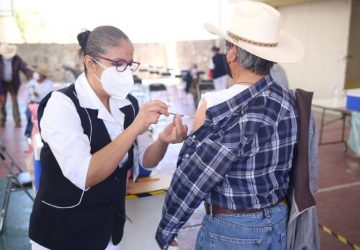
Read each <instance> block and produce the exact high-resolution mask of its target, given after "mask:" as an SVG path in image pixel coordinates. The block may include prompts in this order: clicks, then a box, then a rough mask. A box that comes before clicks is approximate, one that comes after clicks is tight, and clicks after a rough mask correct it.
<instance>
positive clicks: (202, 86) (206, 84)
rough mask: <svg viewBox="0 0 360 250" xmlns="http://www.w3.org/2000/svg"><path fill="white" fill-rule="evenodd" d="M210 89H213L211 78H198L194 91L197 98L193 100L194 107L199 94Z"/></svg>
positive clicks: (199, 97) (197, 101) (198, 99)
mask: <svg viewBox="0 0 360 250" xmlns="http://www.w3.org/2000/svg"><path fill="white" fill-rule="evenodd" d="M210 91H215V86H214V82H213V80H200V81H199V82H198V84H197V85H196V93H197V99H196V100H195V106H196V107H197V105H198V103H199V101H200V99H201V95H202V94H204V93H206V92H210Z"/></svg>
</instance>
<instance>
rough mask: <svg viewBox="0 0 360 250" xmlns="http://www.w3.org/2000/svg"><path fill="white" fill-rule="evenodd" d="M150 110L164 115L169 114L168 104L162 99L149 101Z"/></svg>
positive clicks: (148, 108) (147, 107)
mask: <svg viewBox="0 0 360 250" xmlns="http://www.w3.org/2000/svg"><path fill="white" fill-rule="evenodd" d="M146 109H147V111H148V112H157V113H160V114H162V115H169V112H168V106H167V105H166V104H165V103H163V102H161V101H153V102H149V103H148V104H147V106H146Z"/></svg>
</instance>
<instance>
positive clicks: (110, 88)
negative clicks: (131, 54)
mask: <svg viewBox="0 0 360 250" xmlns="http://www.w3.org/2000/svg"><path fill="white" fill-rule="evenodd" d="M98 57H100V56H98ZM100 58H102V59H104V60H108V61H111V62H112V63H113V64H114V66H111V67H106V66H105V65H103V64H102V63H100V62H99V61H98V60H96V59H95V58H93V60H94V61H95V62H96V63H97V64H99V65H100V66H101V67H103V68H104V69H105V70H104V71H103V72H102V73H101V76H100V79H99V77H98V76H97V75H95V74H94V76H95V77H96V79H98V80H99V81H100V82H101V84H102V86H103V88H104V91H105V92H106V93H107V94H108V95H109V96H111V97H113V98H115V99H121V100H123V99H126V96H127V95H128V94H129V92H130V90H131V88H132V87H133V85H134V78H133V75H132V71H135V70H136V69H137V67H139V63H136V62H133V63H127V62H125V61H113V60H110V59H107V58H103V57H100ZM135 67H136V68H135Z"/></svg>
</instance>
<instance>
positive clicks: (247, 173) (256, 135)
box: [156, 75, 298, 247]
mask: <svg viewBox="0 0 360 250" xmlns="http://www.w3.org/2000/svg"><path fill="white" fill-rule="evenodd" d="M297 140H298V114H297V109H296V103H295V98H294V96H293V95H292V94H291V93H290V92H289V90H287V89H285V88H283V87H281V86H280V85H278V84H276V83H275V82H274V81H273V80H272V78H271V77H270V76H269V75H267V76H265V77H264V78H262V79H261V80H260V81H258V82H257V83H256V84H254V85H253V86H251V87H250V88H248V89H246V90H244V91H243V92H241V93H240V94H238V95H236V96H234V97H233V98H231V99H229V100H227V101H226V102H223V103H220V104H218V105H216V106H214V107H211V108H209V109H208V110H207V112H206V119H205V121H204V124H203V125H202V126H201V127H200V128H199V129H198V130H196V131H195V132H194V133H193V134H191V135H189V136H188V137H187V138H186V140H185V142H184V145H183V147H182V149H181V151H180V154H179V158H178V163H177V165H178V167H177V169H176V171H175V173H174V176H173V179H172V181H171V185H170V188H169V191H168V193H167V196H166V199H165V204H164V208H163V215H162V219H161V221H160V225H159V227H158V231H157V233H156V240H157V242H158V244H159V245H160V247H166V246H167V245H168V244H169V243H171V241H172V240H173V239H174V238H175V236H176V234H177V232H178V231H179V229H180V228H181V226H183V225H184V224H185V222H186V221H187V220H188V219H189V217H190V216H191V214H192V213H193V211H194V210H195V209H196V208H197V207H198V206H199V205H200V203H201V202H202V201H204V200H205V201H206V202H207V203H209V204H214V205H217V206H219V207H222V208H229V209H234V210H245V209H251V208H255V209H259V208H265V207H270V206H272V205H273V204H276V203H277V202H278V201H279V200H281V199H283V198H284V197H285V196H286V195H287V192H288V188H289V171H290V169H291V167H292V165H293V158H294V153H295V150H294V149H295V147H296V144H297Z"/></svg>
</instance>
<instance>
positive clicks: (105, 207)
mask: <svg viewBox="0 0 360 250" xmlns="http://www.w3.org/2000/svg"><path fill="white" fill-rule="evenodd" d="M78 41H79V44H80V47H81V49H80V54H81V55H82V56H83V62H84V68H85V72H84V73H83V74H81V75H80V76H79V77H78V78H77V80H76V81H75V84H72V85H70V86H69V87H66V88H64V89H61V90H59V91H55V92H52V93H51V94H49V95H48V96H47V97H45V98H44V99H43V101H42V102H41V104H40V106H39V111H38V115H39V119H40V133H41V137H42V139H43V142H44V146H43V148H42V150H41V155H40V160H41V165H42V174H41V178H40V186H39V190H38V193H37V196H36V199H35V202H34V207H33V211H32V214H31V217H30V229H29V236H30V239H31V241H32V249H119V242H120V241H121V238H122V235H123V228H124V224H125V220H126V214H125V194H126V180H127V172H128V170H129V168H130V167H132V166H133V162H134V160H135V161H136V160H138V161H139V163H140V164H141V165H142V166H144V167H147V168H151V167H154V166H156V165H157V164H158V163H159V161H160V160H161V159H162V158H163V156H164V154H165V152H166V150H167V147H168V145H169V143H179V142H182V141H183V139H184V137H185V136H186V134H187V127H186V125H183V124H182V122H181V119H180V117H179V116H178V115H177V116H175V117H174V119H173V122H172V123H171V124H169V125H168V126H167V127H166V128H165V129H164V131H163V132H161V133H160V135H159V137H158V139H157V140H156V141H153V140H152V138H151V134H150V133H149V132H148V128H149V126H150V125H151V124H155V123H157V121H158V119H159V116H160V115H166V116H168V115H169V113H168V107H167V105H166V104H165V103H163V102H161V101H151V102H149V103H147V104H144V105H143V106H142V107H141V108H139V106H138V103H137V101H136V99H135V98H134V97H133V96H131V95H130V94H129V92H130V90H131V87H132V86H133V84H134V82H133V76H132V72H134V71H135V70H137V68H138V66H139V63H138V62H135V61H133V54H134V47H133V45H132V43H131V41H130V40H129V38H128V37H127V36H126V34H124V33H123V32H122V31H121V30H119V29H118V28H116V27H112V26H100V27H97V28H95V29H94V30H93V31H91V32H90V31H84V32H82V33H80V34H79V35H78ZM149 216H151V215H149Z"/></svg>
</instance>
